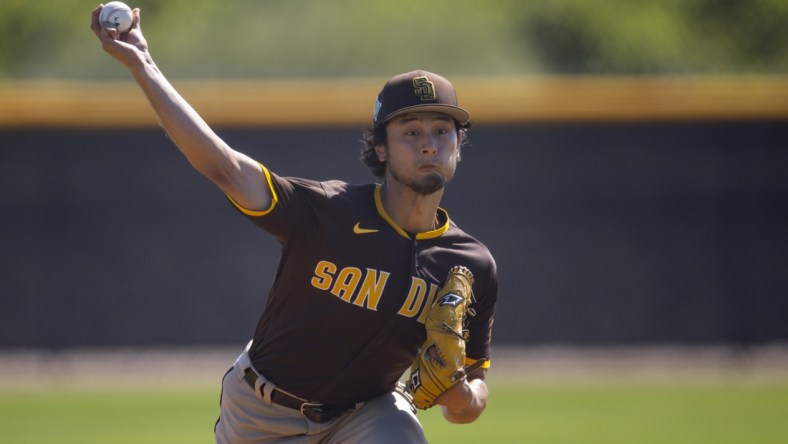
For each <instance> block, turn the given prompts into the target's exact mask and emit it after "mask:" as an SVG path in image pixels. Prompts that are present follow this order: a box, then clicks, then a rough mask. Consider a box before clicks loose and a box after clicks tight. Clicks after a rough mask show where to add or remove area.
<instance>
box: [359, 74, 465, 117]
mask: <svg viewBox="0 0 788 444" xmlns="http://www.w3.org/2000/svg"><path fill="white" fill-rule="evenodd" d="M414 111H435V112H440V113H444V114H448V115H450V116H452V117H453V118H454V120H456V121H457V122H459V123H460V124H465V123H467V122H468V119H469V117H470V116H469V114H468V112H467V111H465V110H464V109H462V108H460V107H459V106H458V105H457V93H456V92H455V91H454V86H452V84H451V82H449V81H448V80H446V79H445V78H444V77H441V76H439V75H438V74H435V73H432V72H429V71H422V70H416V71H411V72H406V73H404V74H399V75H396V76H394V77H392V78H391V79H389V81H388V82H386V84H385V85H384V86H383V89H382V90H381V91H380V94H378V98H377V100H375V113H374V114H373V117H372V120H373V123H374V125H375V126H378V125H380V124H381V123H385V122H388V121H389V120H391V119H392V118H394V117H396V116H399V115H401V114H405V113H408V112H414Z"/></svg>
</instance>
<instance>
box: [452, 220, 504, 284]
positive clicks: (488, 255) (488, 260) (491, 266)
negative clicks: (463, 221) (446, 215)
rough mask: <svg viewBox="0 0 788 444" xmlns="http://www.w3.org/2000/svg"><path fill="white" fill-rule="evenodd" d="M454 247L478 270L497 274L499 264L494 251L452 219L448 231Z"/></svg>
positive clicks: (493, 274) (492, 274)
mask: <svg viewBox="0 0 788 444" xmlns="http://www.w3.org/2000/svg"><path fill="white" fill-rule="evenodd" d="M446 236H447V237H448V239H447V240H448V241H449V242H450V243H451V244H452V246H453V249H454V250H455V252H457V253H458V254H461V255H463V256H465V257H466V258H467V260H469V261H470V262H472V263H473V265H474V266H475V268H476V269H477V270H485V271H486V273H488V274H490V275H491V276H495V275H497V265H496V263H495V257H493V254H492V252H491V251H490V249H489V248H488V247H487V245H485V244H484V242H482V241H480V240H479V239H477V238H476V237H474V236H472V235H470V234H468V233H467V232H465V231H464V230H463V229H462V228H460V227H459V226H457V224H456V223H455V222H454V221H453V220H452V221H450V225H449V231H448V232H447V233H446Z"/></svg>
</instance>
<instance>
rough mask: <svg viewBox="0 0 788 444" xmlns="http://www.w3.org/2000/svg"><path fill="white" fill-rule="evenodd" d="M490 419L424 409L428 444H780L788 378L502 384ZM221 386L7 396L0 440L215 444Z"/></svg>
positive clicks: (787, 414) (1, 407)
mask: <svg viewBox="0 0 788 444" xmlns="http://www.w3.org/2000/svg"><path fill="white" fill-rule="evenodd" d="M491 388H492V394H491V402H490V405H489V407H488V409H487V411H486V412H485V414H484V416H483V417H482V418H481V419H479V420H478V421H477V422H475V423H473V424H471V425H462V426H458V425H451V424H448V423H446V422H445V421H444V420H443V419H442V418H441V417H440V412H438V411H437V410H430V411H427V412H422V413H419V418H420V419H421V421H422V423H423V424H424V427H425V429H426V431H427V435H428V437H429V440H430V443H434V444H440V443H453V444H461V443H474V444H478V443H481V442H488V443H542V444H550V443H554V444H559V443H573V444H577V443H607V444H615V443H639V444H648V443H671V444H679V443H688V444H689V443H693V444H695V443H715V444H726V443H731V444H734V443H735V444H741V443H756V444H770V443H774V444H778V443H780V444H782V443H784V442H786V439H787V437H788V421H786V418H788V381H771V382H768V381H767V382H759V383H751V382H748V381H746V380H742V381H737V380H727V381H720V382H714V383H700V384H698V383H686V382H679V381H674V382H660V383H656V384H655V383H653V382H646V383H637V382H632V381H630V382H621V383H616V382H611V381H587V382H571V383H569V384H561V383H549V384H535V385H534V384H521V383H511V384H494V383H492V382H491ZM217 399H218V393H217V390H215V389H213V388H210V389H209V388H199V389H197V388H188V389H186V388H182V389H176V390H161V389H157V390H154V389H124V390H107V389H87V390H79V391H71V390H64V389H52V390H48V391H41V390H19V389H13V388H7V387H6V388H4V389H3V390H2V391H0V442H4V443H13V444H27V443H46V444H53V443H63V444H70V443H75V444H76V443H79V444H92V443H102V444H106V443H114V444H124V443H150V444H154V443H170V444H172V443H206V444H207V443H212V442H213V435H212V427H213V423H214V421H215V419H216V415H217V412H218V405H217Z"/></svg>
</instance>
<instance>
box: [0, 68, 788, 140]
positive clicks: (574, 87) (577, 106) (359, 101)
mask: <svg viewBox="0 0 788 444" xmlns="http://www.w3.org/2000/svg"><path fill="white" fill-rule="evenodd" d="M452 81H453V82H454V84H455V86H456V88H457V91H458V95H459V98H460V104H461V106H463V107H465V108H466V109H468V111H469V112H470V113H471V118H472V120H473V121H474V122H475V123H477V124H496V123H525V122H571V121H580V122H583V121H649V120H720V119H721V120H754V119H772V120H773V119H779V120H782V119H788V76H712V77H706V76H681V77H670V76H665V77H586V76H566V77H561V76H557V77H556V76H552V77H460V78H452ZM383 82H385V79H380V78H375V79H371V78H358V79H352V78H344V79H327V80H249V81H218V80H217V81H174V82H173V83H174V84H175V87H176V88H177V89H178V90H179V91H180V93H181V94H182V95H183V96H184V97H185V98H186V99H187V100H188V101H189V102H190V103H191V104H192V105H193V106H194V107H195V108H196V109H197V111H198V112H199V113H200V114H201V115H202V116H203V118H205V120H206V121H208V123H210V124H212V125H222V126H288V125H290V126H299V125H327V126H336V125H349V126H360V127H365V126H367V125H368V124H369V123H370V121H371V118H372V117H371V116H372V108H373V105H372V104H373V101H374V99H375V97H376V96H377V93H378V91H379V89H380V87H381V86H382V84H383ZM156 124H157V121H156V118H155V116H154V113H153V111H152V109H151V108H150V106H149V105H148V103H147V101H146V100H145V98H144V96H143V95H142V92H141V91H140V90H139V89H138V88H137V86H136V85H135V84H134V83H132V82H130V81H129V82H97V83H90V82H69V81H15V82H9V81H6V82H0V127H5V128H8V127H12V128H19V127H29V126H34V127H38V126H54V127H146V126H154V125H156Z"/></svg>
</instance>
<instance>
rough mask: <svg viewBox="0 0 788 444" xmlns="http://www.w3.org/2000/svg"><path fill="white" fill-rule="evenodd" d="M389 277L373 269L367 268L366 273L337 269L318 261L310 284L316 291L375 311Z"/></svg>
mask: <svg viewBox="0 0 788 444" xmlns="http://www.w3.org/2000/svg"><path fill="white" fill-rule="evenodd" d="M390 275H391V274H390V273H387V272H385V271H379V270H375V269H373V268H367V270H366V272H364V271H361V269H359V268H356V267H345V268H342V269H339V267H337V266H336V264H334V263H332V262H329V261H320V262H318V263H317V265H316V266H315V274H314V276H312V280H311V283H312V286H313V287H315V288H317V289H318V290H323V291H328V292H330V293H331V294H332V295H334V296H336V297H337V298H339V299H340V300H342V301H345V302H347V303H353V304H354V305H357V306H359V307H363V308H366V309H367V310H372V311H377V309H378V302H380V298H381V296H383V289H384V288H385V287H386V282H387V281H388V278H389V276H390ZM354 295H355V298H354V297H353V296H354Z"/></svg>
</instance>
